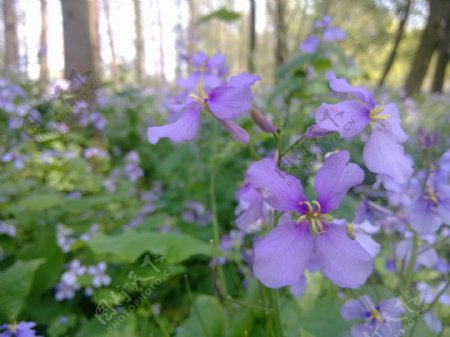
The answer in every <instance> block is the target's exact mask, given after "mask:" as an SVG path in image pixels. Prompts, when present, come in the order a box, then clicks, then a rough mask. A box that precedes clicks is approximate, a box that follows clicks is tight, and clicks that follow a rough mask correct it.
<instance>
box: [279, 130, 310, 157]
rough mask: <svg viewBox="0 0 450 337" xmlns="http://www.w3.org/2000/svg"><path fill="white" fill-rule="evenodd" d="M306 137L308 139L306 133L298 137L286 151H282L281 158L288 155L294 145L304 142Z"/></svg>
mask: <svg viewBox="0 0 450 337" xmlns="http://www.w3.org/2000/svg"><path fill="white" fill-rule="evenodd" d="M305 139H306V137H305V135H303V136H301V137H300V138H299V139H297V140H296V141H295V142H293V143H292V144H291V145H290V146H289V147H288V148H287V149H286V150H285V151H284V152H282V153H281V158H283V157H284V156H285V155H287V154H288V153H289V152H290V151H291V150H292V149H293V148H294V147H296V146H297V145H299V144H301V143H303V141H304V140H305Z"/></svg>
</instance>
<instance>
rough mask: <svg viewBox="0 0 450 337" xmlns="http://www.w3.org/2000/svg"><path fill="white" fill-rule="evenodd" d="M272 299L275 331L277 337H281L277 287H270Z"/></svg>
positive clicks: (281, 325) (281, 329)
mask: <svg viewBox="0 0 450 337" xmlns="http://www.w3.org/2000/svg"><path fill="white" fill-rule="evenodd" d="M271 293H272V299H273V308H274V312H273V318H274V322H275V331H276V336H277V337H283V336H284V335H283V324H282V322H281V310H280V300H279V298H278V289H271Z"/></svg>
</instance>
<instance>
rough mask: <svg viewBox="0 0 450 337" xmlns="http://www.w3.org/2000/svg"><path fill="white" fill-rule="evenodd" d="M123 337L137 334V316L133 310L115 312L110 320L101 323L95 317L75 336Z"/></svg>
mask: <svg viewBox="0 0 450 337" xmlns="http://www.w3.org/2000/svg"><path fill="white" fill-rule="evenodd" d="M86 336H89V337H123V336H137V334H136V318H135V316H134V315H133V313H132V312H128V311H125V312H124V313H121V314H113V315H111V317H110V320H109V321H106V320H105V321H104V324H103V323H101V322H100V321H99V320H98V319H96V318H93V319H91V320H89V321H86V322H84V324H83V325H82V326H81V328H80V330H79V331H78V333H77V334H76V335H75V337H86Z"/></svg>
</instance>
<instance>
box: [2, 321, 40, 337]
mask: <svg viewBox="0 0 450 337" xmlns="http://www.w3.org/2000/svg"><path fill="white" fill-rule="evenodd" d="M35 326H36V323H34V322H24V321H21V322H19V323H18V324H3V325H0V336H1V337H39V336H36V331H34V327H35ZM1 330H3V331H1Z"/></svg>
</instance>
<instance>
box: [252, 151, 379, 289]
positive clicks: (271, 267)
mask: <svg viewBox="0 0 450 337" xmlns="http://www.w3.org/2000/svg"><path fill="white" fill-rule="evenodd" d="M349 158H350V155H349V153H348V151H340V152H337V153H334V154H332V155H330V156H329V157H328V158H327V159H326V160H325V163H324V165H323V166H322V168H321V169H320V170H319V171H318V172H317V174H316V179H315V190H316V193H317V199H316V200H314V201H313V202H309V201H308V200H307V199H306V197H305V195H304V192H303V187H302V185H301V184H300V182H299V181H298V179H297V178H295V177H293V176H289V175H287V174H285V173H283V172H281V171H280V170H279V169H278V168H277V167H276V166H275V163H274V162H273V160H270V159H263V160H260V161H258V162H256V163H254V164H253V165H252V166H251V167H250V169H249V170H248V172H247V179H248V180H249V182H250V183H251V184H252V186H253V187H254V188H256V189H257V190H258V191H259V192H260V193H261V195H262V196H263V198H264V200H265V201H266V202H267V203H268V204H269V205H270V206H271V207H273V208H274V209H275V210H277V211H280V212H286V211H290V212H295V213H297V214H299V215H300V217H299V218H298V220H297V221H295V222H294V221H288V222H284V223H282V224H280V225H278V226H277V227H276V228H275V229H274V230H272V231H271V232H270V233H269V234H268V235H267V236H266V237H265V238H264V239H262V240H261V241H259V242H257V243H256V245H255V262H254V265H253V272H254V274H255V276H256V277H257V278H258V279H259V280H260V281H261V282H262V283H264V284H265V285H266V286H267V287H271V288H279V287H283V286H288V285H294V284H297V283H298V282H299V281H300V279H301V277H302V275H303V272H304V271H305V269H306V268H307V266H308V264H309V263H310V262H311V261H312V260H315V261H317V264H318V265H319V268H320V270H321V271H322V273H323V274H324V275H325V276H326V277H327V278H329V279H330V280H331V281H332V282H333V283H335V284H336V285H338V286H341V287H344V288H357V287H359V286H361V285H362V284H364V282H365V281H366V279H367V278H368V277H369V275H370V274H371V272H372V268H373V257H372V256H371V255H370V254H369V253H367V252H366V251H365V249H364V248H363V247H361V245H360V244H359V243H358V242H356V241H354V240H352V239H350V238H349V237H348V236H347V233H346V227H345V226H342V225H341V224H340V223H339V222H338V223H336V222H335V221H334V220H333V218H332V217H331V215H329V214H328V213H329V212H331V211H333V210H335V209H336V208H338V207H339V204H340V203H341V201H342V199H343V198H344V197H345V195H346V193H347V191H348V190H349V189H350V188H352V187H354V186H356V185H359V184H361V183H362V181H363V179H364V173H363V171H362V170H361V168H360V167H359V166H358V165H356V164H353V163H349ZM336 172H339V174H336Z"/></svg>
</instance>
